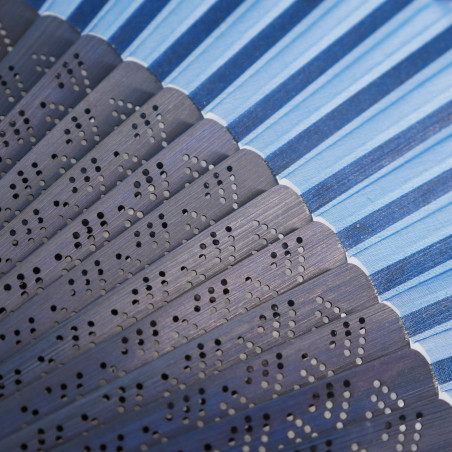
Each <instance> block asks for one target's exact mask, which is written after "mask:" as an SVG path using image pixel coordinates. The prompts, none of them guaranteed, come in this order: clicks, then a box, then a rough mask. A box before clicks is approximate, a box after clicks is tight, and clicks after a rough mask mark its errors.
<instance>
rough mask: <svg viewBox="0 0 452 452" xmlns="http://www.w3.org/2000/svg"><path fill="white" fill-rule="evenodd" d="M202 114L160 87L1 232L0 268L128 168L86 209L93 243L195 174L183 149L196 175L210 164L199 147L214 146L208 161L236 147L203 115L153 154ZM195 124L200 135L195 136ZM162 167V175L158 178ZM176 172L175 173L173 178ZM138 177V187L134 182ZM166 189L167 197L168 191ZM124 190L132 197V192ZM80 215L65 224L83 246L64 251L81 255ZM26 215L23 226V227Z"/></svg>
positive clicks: (85, 236) (48, 235)
mask: <svg viewBox="0 0 452 452" xmlns="http://www.w3.org/2000/svg"><path fill="white" fill-rule="evenodd" d="M200 119H201V114H200V113H199V111H198V109H197V108H196V107H195V106H194V104H193V103H192V102H191V100H190V99H189V98H188V97H187V96H186V95H185V94H183V93H181V92H180V91H177V90H175V89H171V88H167V89H164V90H162V91H160V92H159V93H158V94H157V95H156V96H154V97H153V98H152V99H151V100H150V101H149V102H147V103H146V104H145V106H144V107H143V108H141V109H140V111H139V112H136V113H135V114H133V115H132V116H131V117H130V118H129V119H127V120H126V121H125V122H124V123H123V124H122V126H120V127H119V128H118V129H117V130H116V131H115V132H113V133H111V134H110V135H109V136H108V137H107V138H105V140H103V141H102V142H101V143H100V144H99V145H98V146H96V147H95V148H94V149H93V150H92V151H91V152H89V153H88V154H87V155H86V156H85V157H84V158H82V159H81V160H80V161H79V162H78V163H77V164H76V165H74V166H73V167H72V168H71V169H70V170H69V171H67V172H66V173H65V174H64V175H63V176H62V177H60V178H59V179H58V180H57V181H56V182H55V183H54V184H53V185H52V186H51V187H50V188H49V189H48V190H47V191H46V192H45V193H44V194H43V195H42V196H40V197H38V199H36V200H35V201H34V202H33V203H32V204H30V205H29V206H28V207H27V208H26V209H25V210H24V211H23V212H22V213H21V214H20V215H18V216H17V217H16V218H15V219H14V220H13V221H12V222H11V223H10V224H8V225H7V226H6V227H5V228H4V229H3V230H2V231H0V240H1V242H2V243H1V245H0V257H1V262H0V271H3V272H5V273H6V272H7V271H9V270H11V269H12V268H13V266H14V265H15V264H16V263H17V262H18V261H22V260H23V259H24V258H25V257H26V256H27V255H28V254H30V253H31V252H32V251H34V250H36V249H37V248H39V246H40V245H41V244H42V243H43V242H46V241H47V240H48V239H50V238H51V237H52V236H53V235H54V234H55V233H56V232H57V231H58V230H60V229H62V228H64V227H65V226H66V225H67V224H68V223H70V222H71V221H72V220H75V218H77V217H79V216H80V215H81V214H82V213H83V210H84V209H86V208H88V207H90V206H92V205H93V204H94V203H95V202H96V201H99V200H100V199H101V197H102V196H104V195H105V194H106V193H108V192H109V191H110V190H112V189H113V188H115V187H116V186H117V185H118V183H119V182H121V181H122V180H123V179H126V178H127V176H129V175H131V174H132V171H133V170H135V173H134V174H133V177H131V178H129V179H128V180H126V181H124V182H123V183H122V184H121V185H120V187H118V188H117V189H116V190H115V191H114V192H113V193H112V194H109V195H108V196H106V197H105V198H104V199H103V200H102V201H100V203H97V207H92V208H91V209H90V211H89V212H90V215H92V217H90V220H91V221H90V227H93V226H94V225H96V228H100V229H98V231H99V232H100V236H98V237H96V239H97V241H98V242H97V244H98V245H99V244H101V243H102V242H103V241H105V240H106V237H104V236H103V235H102V232H104V231H107V230H108V232H109V235H110V237H111V238H112V237H114V236H115V235H117V234H118V233H120V232H121V231H122V230H124V229H125V228H126V224H128V223H125V222H129V221H130V223H133V222H135V221H137V220H138V219H139V217H138V216H137V214H136V213H138V210H140V209H141V206H143V209H144V210H145V209H148V210H149V209H151V208H153V207H154V206H157V205H159V204H161V203H162V202H163V200H164V199H167V198H168V197H169V196H171V194H174V193H176V192H177V191H179V190H180V189H181V188H183V187H184V184H185V183H186V182H191V181H193V180H195V179H196V178H195V177H194V173H193V172H190V173H189V174H186V173H185V167H186V166H187V165H185V163H186V162H185V161H184V160H183V159H182V155H183V154H184V153H187V152H190V153H191V155H192V156H194V155H199V157H200V161H199V162H198V163H197V164H196V165H191V166H192V168H193V171H197V172H198V173H199V174H201V173H202V172H203V171H207V170H208V165H206V166H202V163H201V162H202V161H203V157H202V155H203V151H205V152H207V153H208V151H209V150H212V149H214V150H216V148H217V147H218V151H216V152H214V154H215V156H213V160H212V161H209V164H210V163H215V162H218V161H220V160H221V159H222V158H224V157H226V156H227V155H229V154H230V153H231V152H233V151H234V150H235V149H237V145H236V143H235V142H234V141H233V139H232V137H231V135H230V134H229V132H227V131H226V129H224V127H222V126H219V125H217V124H216V123H214V121H207V122H203V123H202V125H201V126H200V127H199V128H196V129H194V131H192V132H189V133H188V134H184V136H183V137H181V140H179V141H178V144H177V145H174V146H170V147H169V148H168V149H165V152H162V153H161V154H158V153H159V151H161V150H162V146H163V148H165V147H166V146H167V144H168V143H169V142H171V141H172V140H174V139H175V138H177V137H178V136H179V135H181V134H182V133H183V132H185V131H186V130H187V129H188V128H189V127H190V126H192V125H193V124H195V123H196V122H198V121H200ZM198 131H199V135H196V133H197V132H198ZM134 136H135V137H136V139H134ZM208 137H209V139H207V138H208ZM216 140H218V141H217V142H216ZM222 148H225V149H222ZM157 154H158V155H157ZM148 159H150V160H149V161H148V162H147V163H146V161H147V160H148ZM145 163H146V165H144V164H145ZM143 165H144V166H143ZM163 165H165V166H163ZM172 165H174V166H172ZM140 166H142V167H141V168H140ZM143 171H145V173H143ZM146 171H149V174H147V173H146ZM164 174H167V175H168V177H163V176H164ZM175 175H177V178H176V177H173V176H175ZM147 181H149V182H147ZM137 184H140V186H141V185H142V187H141V188H140V189H137V187H136V185H137ZM167 184H168V187H166V185H167ZM169 184H172V185H171V186H169ZM151 185H153V186H155V190H154V192H151V191H149V189H150V188H151ZM130 189H131V190H132V192H130ZM128 190H129V191H128ZM137 192H139V193H141V195H142V196H141V198H139V197H137V196H135V194H136V193H137ZM167 192H168V193H169V196H166V193H167ZM130 193H133V194H134V196H133V197H131V196H130ZM156 193H157V195H156ZM154 197H155V199H154ZM110 201H111V202H110ZM120 206H124V210H118V207H120ZM129 208H133V209H134V212H133V213H132V214H129V212H130V211H129V210H128V209H129ZM102 209H104V210H103V211H102ZM135 209H136V213H135ZM98 214H99V216H98ZM101 215H103V217H101ZM107 219H108V227H106V226H107V224H106V221H107ZM82 220H85V221H83V223H86V221H87V217H86V215H83V218H80V217H79V220H77V223H76V222H73V224H71V225H70V226H69V228H73V229H74V230H73V232H76V230H77V228H76V225H79V227H78V230H77V232H79V233H80V235H81V242H80V243H82V242H83V243H84V244H85V246H84V247H81V248H80V247H79V248H74V247H73V245H71V246H70V249H71V251H70V252H68V253H66V254H65V255H64V257H65V256H70V255H72V254H73V252H74V251H75V252H78V253H79V254H80V256H81V257H82V253H83V252H89V248H88V247H89V244H88V242H89V240H90V239H89V238H88V236H92V235H93V234H92V233H91V232H88V231H89V230H90V229H88V228H87V225H85V224H81V222H82ZM24 222H25V225H26V228H24V227H23V226H24ZM68 230H69V229H68ZM75 241H77V240H75ZM77 246H78V245H77ZM77 250H78V251H77ZM19 295H20V292H19Z"/></svg>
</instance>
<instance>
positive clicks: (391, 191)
mask: <svg viewBox="0 0 452 452" xmlns="http://www.w3.org/2000/svg"><path fill="white" fill-rule="evenodd" d="M451 129H452V127H451V128H449V130H448V132H449V136H448V137H447V139H444V140H442V141H440V142H439V143H438V144H436V145H435V146H433V147H430V148H428V147H427V149H425V147H424V146H419V148H424V149H415V150H414V151H412V152H410V153H409V154H407V155H405V156H404V157H406V158H403V159H398V160H396V161H395V162H394V163H393V164H391V165H388V166H387V167H385V168H384V170H382V171H381V172H380V173H379V177H378V176H377V177H374V178H373V181H372V182H371V183H368V184H367V186H364V185H363V184H361V186H360V187H359V188H357V189H356V190H353V191H354V193H353V194H352V195H351V196H350V195H349V196H347V197H346V198H345V199H344V200H343V201H342V202H340V203H338V204H336V205H334V207H331V208H329V209H328V210H325V211H322V210H320V211H318V212H316V215H319V216H321V217H322V218H324V219H326V220H327V221H328V222H329V223H330V224H333V225H334V227H335V229H336V231H340V230H341V229H343V228H345V227H347V226H348V225H350V224H352V223H354V222H355V221H358V220H359V219H360V218H363V217H364V216H366V215H368V214H370V213H371V212H373V211H375V210H377V209H379V208H380V207H382V206H384V205H386V204H388V203H389V202H391V201H393V200H394V199H397V198H399V197H401V196H402V195H404V194H405V193H407V192H409V191H410V190H412V189H413V188H415V187H418V186H419V185H421V184H423V183H424V182H427V181H428V180H430V179H433V178H434V177H435V176H437V175H438V174H441V173H442V172H443V171H445V170H446V169H448V168H450V167H452V153H451V149H452V136H450V134H451V132H452V130H451Z"/></svg>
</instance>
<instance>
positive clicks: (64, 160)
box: [0, 61, 161, 225]
mask: <svg viewBox="0 0 452 452" xmlns="http://www.w3.org/2000/svg"><path fill="white" fill-rule="evenodd" d="M160 89H161V85H160V82H159V81H158V80H157V79H156V78H155V77H154V76H153V75H152V74H151V73H150V72H149V71H148V70H147V69H146V68H145V67H143V66H141V65H139V64H137V63H134V62H131V61H126V62H123V63H121V64H120V65H119V66H118V67H117V68H116V69H114V70H113V72H112V73H111V74H109V75H108V76H107V77H106V78H105V79H104V80H103V81H102V82H101V83H100V84H99V85H98V86H97V87H96V88H95V89H94V90H93V92H92V93H90V94H89V95H88V96H86V98H85V99H83V100H82V101H81V102H80V103H79V104H78V105H77V106H76V107H75V108H74V109H73V110H72V111H71V113H70V114H69V115H67V116H65V117H64V118H63V119H62V120H61V122H60V123H59V124H58V125H56V126H55V127H54V128H53V129H52V131H51V132H50V133H48V134H47V135H46V136H45V137H44V138H43V139H42V140H41V141H40V142H39V143H37V144H36V146H34V147H33V148H32V149H31V150H30V152H28V153H27V154H26V155H25V156H24V157H23V158H22V159H21V160H20V161H19V162H18V163H17V164H16V165H15V167H14V171H9V172H8V173H7V174H6V175H5V176H4V177H3V178H2V179H1V180H0V190H1V192H2V193H4V194H5V195H8V194H9V195H10V196H5V197H4V198H3V200H2V204H1V206H0V223H2V225H3V223H6V222H9V221H11V220H12V219H13V218H14V217H15V216H16V215H17V214H18V213H20V211H21V210H23V209H24V208H25V207H26V206H28V205H29V204H31V202H32V201H33V200H34V199H35V198H37V197H38V196H39V195H40V194H41V192H42V191H43V190H46V189H48V188H49V187H50V186H51V185H52V184H53V183H54V182H55V181H56V180H57V179H58V178H59V177H60V176H61V174H64V173H65V172H67V171H68V170H69V169H70V168H71V167H72V166H73V165H74V164H75V163H76V162H77V161H79V160H80V159H81V158H82V157H84V156H85V155H86V154H87V153H88V152H89V151H91V149H92V148H93V147H94V146H96V145H97V144H98V143H99V142H100V141H102V140H103V139H104V138H105V137H106V136H107V135H109V134H110V133H111V132H113V130H114V129H115V128H116V127H118V126H119V125H121V124H122V122H123V121H125V120H126V119H127V118H128V117H129V116H130V115H131V114H133V113H135V111H136V110H137V109H138V107H140V106H141V105H143V103H144V102H146V101H147V100H148V99H149V98H150V97H151V96H153V95H155V94H156V93H157V92H158V91H159V90H160Z"/></svg>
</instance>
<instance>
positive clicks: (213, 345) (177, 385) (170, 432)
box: [43, 268, 403, 447]
mask: <svg viewBox="0 0 452 452" xmlns="http://www.w3.org/2000/svg"><path fill="white" fill-rule="evenodd" d="M342 270H343V269H342V268H341V269H338V270H337V271H334V270H333V271H332V272H330V273H331V274H330V275H328V278H327V280H326V281H324V286H326V287H328V283H329V284H330V286H331V287H329V288H328V289H329V290H332V288H333V287H335V288H336V287H337V286H338V285H339V284H340V283H343V281H344V280H347V276H350V274H353V269H350V268H348V269H347V270H346V271H345V272H344V271H342ZM338 275H340V277H339V278H338ZM360 276H361V278H360ZM354 277H355V278H356V280H355V281H356V282H357V283H358V285H357V288H359V287H360V285H361V286H363V287H362V293H361V295H362V294H366V296H367V303H368V304H369V305H372V304H373V303H375V301H376V300H375V296H374V294H373V293H372V288H371V286H370V284H369V281H368V280H366V279H365V278H362V275H356V274H355V275H354ZM334 278H335V280H334ZM319 279H324V280H325V278H322V277H321V278H319ZM328 279H329V281H328ZM333 280H334V282H335V284H334V285H333V284H332V281H333ZM311 285H312V284H310V283H308V284H306V288H303V286H301V287H300V288H298V289H294V290H292V291H290V292H288V293H287V294H286V295H283V296H281V297H279V298H277V299H276V300H274V301H272V303H271V305H272V312H273V313H275V312H278V313H279V312H280V313H281V314H282V315H283V314H284V313H285V312H289V313H292V311H294V310H295V309H296V312H297V313H298V314H296V317H294V316H293V315H292V314H291V315H292V318H293V319H294V318H295V320H296V321H297V322H299V323H300V324H301V325H303V326H302V327H301V329H300V327H299V328H298V329H297V331H296V334H297V336H298V335H299V334H309V335H308V336H307V337H305V338H304V339H305V340H304V343H306V345H305V350H309V354H308V353H306V352H303V351H302V350H300V345H299V343H297V342H296V341H291V342H290V343H286V341H287V339H285V338H283V339H275V338H274V337H273V335H271V334H270V331H269V332H268V333H267V336H268V339H267V340H262V338H261V337H260V335H258V336H254V337H251V338H246V334H247V332H248V331H249V325H251V324H255V323H256V317H257V316H258V313H259V311H261V308H259V307H258V308H256V309H254V310H251V311H250V312H248V313H246V314H244V315H243V316H242V317H241V318H238V319H236V320H233V321H232V323H228V324H227V325H224V326H221V327H218V328H216V329H214V330H213V331H211V332H209V333H206V334H205V335H203V336H202V337H201V338H199V339H198V340H196V341H193V342H189V343H187V344H186V345H184V346H182V347H178V348H177V349H175V350H174V351H173V352H170V353H169V354H168V356H167V357H166V358H163V359H164V363H162V364H163V365H162V367H161V369H164V371H165V373H164V374H162V375H161V377H160V378H161V381H158V379H157V378H155V377H154V378H153V379H152V380H151V381H149V380H147V381H148V382H149V383H150V384H148V385H147V386H146V389H143V390H142V391H141V393H140V394H141V397H140V404H139V405H140V410H139V414H138V417H137V416H133V419H132V422H131V424H132V425H135V426H136V427H135V430H136V432H135V433H134V434H136V435H138V436H139V435H140V431H139V430H140V428H141V427H140V426H141V425H142V420H143V419H146V420H147V425H148V426H151V425H154V426H159V429H158V435H156V436H155V437H154V436H153V437H152V438H149V439H148V440H147V444H148V446H150V447H154V446H156V445H157V444H159V443H160V442H161V441H162V440H163V439H164V438H166V439H168V438H171V437H174V436H175V435H181V434H186V433H188V432H189V431H192V430H193V429H197V428H202V427H203V426H204V425H207V424H209V423H212V422H218V420H219V419H221V418H224V417H228V416H231V415H234V414H236V413H238V412H240V411H243V410H245V409H247V408H248V407H252V406H254V405H255V404H259V403H263V402H265V401H267V400H271V399H273V398H275V397H279V396H281V395H282V394H284V393H287V392H288V391H292V390H295V389H300V388H301V387H304V386H306V385H308V384H311V383H314V382H316V381H317V380H318V379H325V378H328V377H331V376H333V375H334V373H333V372H331V371H327V370H326V366H325V365H324V364H321V363H319V361H320V360H319V359H318V358H314V357H313V356H322V358H323V360H324V361H326V362H327V367H334V368H335V369H339V370H341V371H343V370H346V369H350V368H353V366H354V359H353V358H350V359H348V360H346V361H345V362H344V361H343V358H342V356H341V353H338V352H337V351H336V352H335V353H336V355H339V356H334V354H332V353H331V352H330V351H329V350H328V334H326V335H324V336H323V338H322V341H321V342H320V343H319V340H318V336H317V335H316V334H315V333H314V332H313V331H312V329H311V326H312V325H313V324H315V320H313V319H312V317H311V316H310V312H309V311H311V310H310V309H309V310H306V311H304V309H303V308H304V306H305V303H306V301H308V300H306V298H305V297H307V296H309V295H310V297H309V298H311V300H312V298H316V297H315V296H314V297H313V296H312V292H313V291H314V290H313V289H316V288H311V287H310V286H311ZM365 286H367V287H365ZM303 289H304V290H303ZM306 289H307V290H306ZM366 289H367V290H366ZM289 296H293V298H294V299H295V300H296V301H294V300H293V299H292V298H290V299H288V298H287V297H289ZM357 298H358V297H357ZM341 301H343V302H344V304H347V303H348V302H349V301H348V300H347V301H346V300H341ZM311 303H312V301H311ZM264 306H265V305H264ZM279 306H280V307H279ZM350 307H351V308H352V307H355V308H356V307H357V306H356V305H355V306H350ZM276 308H277V309H276ZM381 309H382V307H381V306H373V307H371V308H370V309H368V310H365V311H362V312H361V313H360V314H355V315H354V316H353V317H351V318H350V317H347V318H349V320H350V322H351V323H356V324H357V325H363V324H365V318H364V317H362V316H363V315H366V312H367V313H368V314H369V315H371V316H372V315H375V313H376V312H378V313H381ZM300 310H301V312H300ZM385 310H388V311H389V309H388V308H386V307H384V308H383V311H385ZM392 314H393V313H392ZM261 316H262V314H260V315H259V317H261ZM309 319H310V320H311V326H310V325H309V323H308V322H306V320H309ZM259 320H260V319H259ZM363 320H364V321H363ZM342 322H343V320H342V319H341V318H338V319H337V321H336V322H334V323H333V324H338V325H340V324H341V323H342ZM391 322H392V324H393V325H394V326H395V327H397V324H398V319H397V317H396V316H395V315H394V314H393V315H392V318H391ZM325 329H328V327H325ZM372 330H373V332H372V333H371V336H370V337H371V341H372V342H373V343H374V346H373V347H372V348H374V349H377V350H379V352H378V353H379V356H380V357H381V355H382V346H385V345H386V346H387V347H388V346H393V345H392V344H391V343H390V341H388V343H387V344H384V343H382V342H381V338H380V335H379V326H377V327H375V326H374V328H372V329H371V331H372ZM398 332H399V333H400V330H398ZM238 334H243V335H238ZM237 335H238V336H237ZM387 337H389V336H386V338H387ZM399 338H401V339H402V340H403V336H402V335H401V334H399ZM306 339H308V340H307V341H306ZM256 344H259V345H256ZM386 349H387V348H386ZM325 350H327V353H325ZM331 358H333V359H331ZM161 359H162V358H161ZM306 363H308V365H311V364H312V365H313V366H314V367H319V368H320V369H322V372H321V373H319V374H318V376H317V378H316V379H312V380H311V378H310V375H307V374H306V373H305V372H304V369H305V367H306ZM152 369H153V367H152V363H151V365H148V366H144V367H142V368H140V369H139V370H137V371H135V372H132V373H129V374H127V375H126V376H125V377H124V378H122V379H120V381H119V382H113V383H112V384H110V385H108V386H107V387H106V388H105V389H103V390H102V393H103V395H102V400H103V404H104V408H103V409H102V412H101V413H99V410H97V409H96V412H95V413H93V408H92V407H94V406H97V404H98V403H100V400H98V399H99V393H96V394H94V393H93V394H92V395H91V394H90V396H88V398H86V399H85V403H86V408H83V409H84V410H85V412H86V413H87V414H88V415H89V416H90V417H94V416H96V417H98V416H100V418H101V421H102V422H106V421H107V420H109V419H111V418H112V417H113V413H115V411H117V410H120V411H123V412H129V413H133V411H134V409H135V407H136V401H135V400H134V399H133V398H132V399H128V398H125V400H124V401H122V402H120V403H118V400H117V399H116V398H115V396H114V394H115V392H116V391H117V390H118V386H119V385H121V387H122V388H125V393H128V389H127V388H130V391H133V388H134V384H135V383H136V382H137V381H141V380H143V379H144V378H145V375H149V374H152ZM300 369H301V370H300ZM206 386H208V390H207V388H206ZM105 395H108V400H105ZM199 395H203V397H202V404H201V405H202V407H199V406H198V405H197V404H196V402H194V403H188V402H189V401H196V400H198V401H199V400H200V399H199ZM96 397H97V398H96ZM162 397H163V399H162ZM153 401H156V402H155V403H152V402H153ZM107 402H108V403H107ZM150 402H151V403H150ZM197 407H198V408H199V410H196V408H197ZM79 408H80V406H79ZM311 408H312V407H311ZM347 409H348V406H347V407H345V406H344V410H343V412H340V413H339V419H338V420H340V419H342V420H343V419H345V417H344V416H346V410H347ZM197 413H198V414H197ZM330 415H331V412H329V411H328V410H326V411H325V413H324V416H325V417H326V418H328V419H329V418H330ZM74 418H75V416H72V419H74ZM166 420H171V422H170V423H169V422H166ZM48 422H50V424H51V422H52V420H48ZM68 423H69V425H68V427H69V429H70V430H71V431H72V429H74V428H75V423H76V422H74V421H73V420H69V417H68ZM43 425H46V424H43ZM114 425H115V426H114V428H113V429H112V432H113V431H114V432H118V431H121V430H120V429H121V428H122V425H120V423H119V420H118V422H115V424H114ZM78 429H79V430H78V431H79V432H80V431H82V429H85V430H86V426H83V425H80V424H79V425H78ZM154 430H155V427H154ZM129 434H130V430H129Z"/></svg>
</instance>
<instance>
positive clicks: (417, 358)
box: [80, 325, 438, 451]
mask: <svg viewBox="0 0 452 452" xmlns="http://www.w3.org/2000/svg"><path fill="white" fill-rule="evenodd" d="M381 326H383V325H381ZM435 397H436V390H435V387H434V385H433V382H432V378H431V373H430V367H429V366H428V364H427V362H426V361H425V359H424V358H423V357H422V356H421V355H419V354H418V353H417V352H415V351H413V350H409V349H408V350H403V351H400V352H397V353H394V354H390V355H388V356H386V357H384V358H381V359H379V360H376V361H372V362H371V363H369V364H366V365H364V366H362V367H359V368H354V369H352V370H350V371H348V372H346V373H343V374H340V375H338V376H335V377H332V378H330V379H328V381H327V382H324V381H320V382H318V383H316V384H314V385H311V386H308V387H306V388H302V389H300V390H297V391H295V392H293V393H288V394H286V395H283V396H281V397H278V398H276V399H274V400H272V401H269V402H265V403H262V404H260V405H257V406H255V407H254V408H251V409H248V410H246V411H244V412H241V413H238V414H236V415H233V416H231V417H229V418H227V419H225V420H223V421H220V422H215V423H214V424H211V425H209V426H207V427H206V428H204V429H200V430H198V431H195V432H193V433H190V434H188V435H185V436H181V437H178V438H177V439H176V440H174V441H171V442H168V443H166V444H163V445H161V446H160V447H155V448H153V449H152V450H162V451H163V450H174V451H179V450H180V451H191V450H193V451H194V450H211V451H218V450H226V449H228V448H231V447H232V448H234V450H243V451H250V450H258V448H259V447H260V448H261V449H260V450H262V451H264V450H265V451H273V450H278V449H279V448H280V447H284V450H286V449H287V450H311V449H310V447H314V448H316V449H315V450H321V451H326V450H358V451H363V450H368V451H372V450H374V451H380V450H410V449H411V445H412V444H416V445H417V446H418V448H419V450H423V449H422V447H421V446H422V436H423V431H422V430H423V429H422V424H423V423H424V422H425V420H426V419H428V418H429V416H430V415H432V414H434V412H435V411H433V410H432V411H430V410H425V409H423V410H422V411H417V409H418V407H419V402H420V401H425V400H428V399H433V398H435ZM229 398H230V395H229V394H225V395H224V399H226V401H228V400H229ZM226 403H227V402H226ZM432 405H434V406H435V405H436V406H435V408H437V407H438V404H437V403H435V404H432ZM412 406H413V408H414V409H413V408H411V407H412ZM422 406H424V407H425V408H427V407H428V404H427V405H424V404H422ZM420 419H422V420H420ZM418 422H420V424H421V425H420V428H419V427H418V426H417V423H418ZM401 425H403V426H404V427H403V428H400V426H401ZM147 427H148V429H149V430H148V431H147V433H146V434H143V433H142V434H141V438H143V443H145V442H146V437H149V436H150V435H151V432H152V431H153V430H154V426H152V425H148V426H147ZM124 430H125V431H124V433H125V437H126V438H127V439H128V440H129V441H130V443H131V446H132V447H133V444H134V443H135V444H137V442H138V441H137V440H138V438H134V437H133V436H132V435H128V434H127V433H128V431H127V428H126V429H124ZM383 432H385V433H387V434H388V436H389V438H388V440H387V441H385V440H383V439H382V437H381V434H382V433H383ZM416 432H418V433H419V434H420V438H419V439H415V438H417V437H414V434H415V433H416ZM120 433H122V432H118V433H117V434H120ZM354 434H357V435H360V436H359V438H355V437H354ZM400 435H402V437H400ZM99 436H101V435H99ZM141 438H140V439H141ZM101 442H102V443H103V442H104V438H101V439H97V441H95V442H93V443H92V444H91V445H92V447H94V446H95V445H98V444H99V443H101ZM80 443H82V444H83V441H80ZM119 444H120V441H118V439H117V437H115V438H114V441H112V442H110V443H109V444H108V446H110V447H112V446H113V445H115V446H116V445H119ZM138 444H139V443H138ZM356 444H358V448H357V449H356ZM397 444H401V445H402V446H403V448H402V449H397ZM124 445H127V446H129V444H128V443H126V442H124ZM425 446H426V447H425V449H424V450H437V449H434V448H431V444H425ZM411 450H413V449H411ZM415 450H417V449H415Z"/></svg>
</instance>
